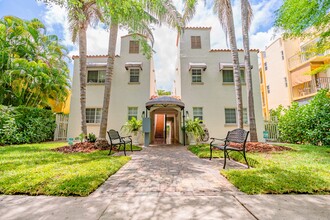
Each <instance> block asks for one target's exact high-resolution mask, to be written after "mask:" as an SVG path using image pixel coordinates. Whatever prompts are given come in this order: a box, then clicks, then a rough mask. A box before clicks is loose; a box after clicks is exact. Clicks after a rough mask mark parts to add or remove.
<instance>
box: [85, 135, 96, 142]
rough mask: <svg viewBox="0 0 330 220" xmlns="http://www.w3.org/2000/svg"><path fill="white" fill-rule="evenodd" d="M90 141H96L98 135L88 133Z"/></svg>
mask: <svg viewBox="0 0 330 220" xmlns="http://www.w3.org/2000/svg"><path fill="white" fill-rule="evenodd" d="M87 139H88V142H91V143H94V142H95V141H96V135H95V134H94V133H89V134H88V138H87Z"/></svg>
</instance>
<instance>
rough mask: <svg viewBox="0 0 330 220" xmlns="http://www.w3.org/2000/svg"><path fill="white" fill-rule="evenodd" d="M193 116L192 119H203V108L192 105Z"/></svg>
mask: <svg viewBox="0 0 330 220" xmlns="http://www.w3.org/2000/svg"><path fill="white" fill-rule="evenodd" d="M193 117H194V120H195V119H196V118H198V119H199V120H202V121H203V108H202V107H193Z"/></svg>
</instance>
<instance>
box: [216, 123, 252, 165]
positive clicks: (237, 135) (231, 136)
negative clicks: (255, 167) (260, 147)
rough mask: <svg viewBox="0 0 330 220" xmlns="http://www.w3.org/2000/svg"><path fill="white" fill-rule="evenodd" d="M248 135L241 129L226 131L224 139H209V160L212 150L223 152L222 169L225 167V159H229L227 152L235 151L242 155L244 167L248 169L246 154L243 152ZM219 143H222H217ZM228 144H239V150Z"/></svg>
mask: <svg viewBox="0 0 330 220" xmlns="http://www.w3.org/2000/svg"><path fill="white" fill-rule="evenodd" d="M248 135H249V131H245V130H243V129H241V128H237V129H235V130H232V131H228V133H227V136H226V138H224V139H219V138H211V140H212V141H211V143H210V160H211V159H212V150H213V149H214V148H216V149H219V150H223V154H224V158H225V162H224V165H223V169H225V167H226V159H227V157H228V159H230V157H229V154H228V151H237V152H240V153H242V154H243V157H244V159H245V162H246V165H247V166H248V168H250V166H249V163H248V162H247V159H246V152H245V144H246V140H247V137H248ZM219 141H221V142H222V143H219ZM230 143H240V144H241V147H240V148H235V147H230Z"/></svg>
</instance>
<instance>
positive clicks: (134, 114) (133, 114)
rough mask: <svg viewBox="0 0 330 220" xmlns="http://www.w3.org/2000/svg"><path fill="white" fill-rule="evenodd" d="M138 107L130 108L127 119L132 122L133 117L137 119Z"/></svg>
mask: <svg viewBox="0 0 330 220" xmlns="http://www.w3.org/2000/svg"><path fill="white" fill-rule="evenodd" d="M137 114H138V107H128V117H127V119H128V120H129V121H130V120H131V119H132V118H133V117H134V118H136V119H137Z"/></svg>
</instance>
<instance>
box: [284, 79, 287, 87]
mask: <svg viewBox="0 0 330 220" xmlns="http://www.w3.org/2000/svg"><path fill="white" fill-rule="evenodd" d="M284 85H285V87H288V79H287V78H286V77H284Z"/></svg>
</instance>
